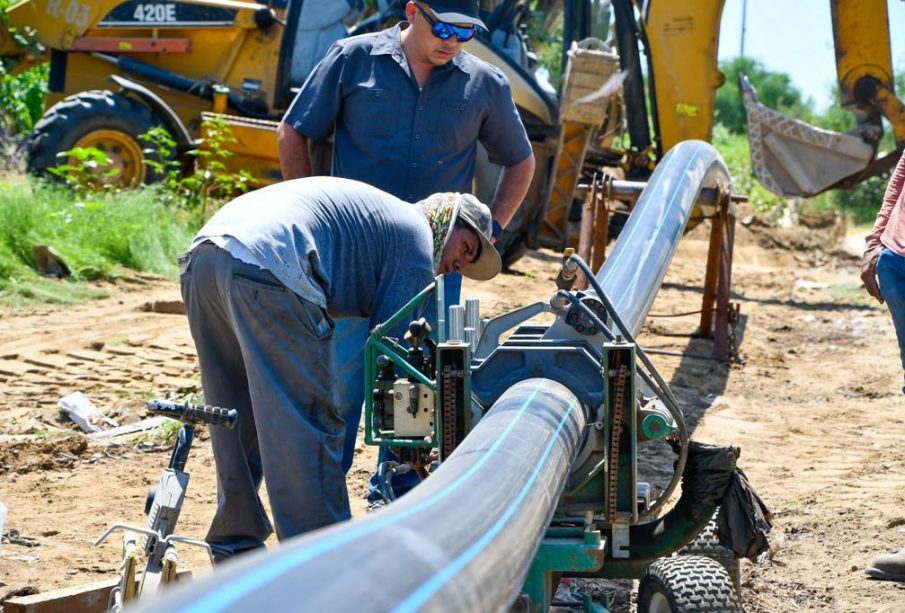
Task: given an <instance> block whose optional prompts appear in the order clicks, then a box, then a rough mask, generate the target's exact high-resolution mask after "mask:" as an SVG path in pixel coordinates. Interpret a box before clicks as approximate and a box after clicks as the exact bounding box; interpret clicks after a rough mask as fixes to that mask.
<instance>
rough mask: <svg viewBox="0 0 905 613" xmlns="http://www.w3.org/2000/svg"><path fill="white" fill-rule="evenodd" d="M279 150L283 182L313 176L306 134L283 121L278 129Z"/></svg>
mask: <svg viewBox="0 0 905 613" xmlns="http://www.w3.org/2000/svg"><path fill="white" fill-rule="evenodd" d="M277 148H278V149H279V152H280V170H281V171H282V172H283V180H289V179H301V178H303V177H310V176H311V154H310V153H309V151H308V139H307V138H306V137H305V135H304V134H302V133H301V132H299V131H298V130H296V129H295V128H293V127H292V126H290V125H289V124H288V123H286V122H285V121H281V122H280V125H279V126H278V127H277Z"/></svg>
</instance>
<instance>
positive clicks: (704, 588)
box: [638, 556, 742, 613]
mask: <svg viewBox="0 0 905 613" xmlns="http://www.w3.org/2000/svg"><path fill="white" fill-rule="evenodd" d="M667 606H668V609H667ZM664 610H669V611H671V612H672V613H680V612H681V613H684V612H695V613H697V612H726V613H728V612H732V613H735V612H739V611H742V607H741V605H740V604H739V600H738V595H737V594H736V592H735V589H734V587H733V585H732V580H731V579H730V578H729V575H728V574H727V573H726V569H725V568H723V567H722V566H721V565H720V564H719V563H718V562H716V561H714V560H711V559H710V558H705V557H702V556H678V557H671V558H661V559H659V560H657V561H656V562H654V563H653V564H651V565H650V566H649V567H648V568H647V570H646V571H645V572H644V575H643V576H642V577H641V583H640V585H639V587H638V611H639V612H640V613H647V612H649V611H664Z"/></svg>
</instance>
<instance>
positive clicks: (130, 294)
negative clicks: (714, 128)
mask: <svg viewBox="0 0 905 613" xmlns="http://www.w3.org/2000/svg"><path fill="white" fill-rule="evenodd" d="M705 230H706V229H704V228H701V229H700V230H696V231H695V232H693V233H691V234H690V235H689V236H687V237H686V238H685V239H684V240H683V241H682V243H681V245H680V249H679V253H678V255H677V256H676V258H675V260H674V261H673V264H672V266H671V268H670V270H669V273H668V275H667V278H666V283H665V285H664V287H663V289H662V290H661V292H660V294H659V295H658V298H657V300H656V302H655V304H654V307H653V309H652V314H654V315H663V314H669V313H679V312H684V311H690V310H696V309H698V308H700V300H701V285H702V282H703V270H704V262H705V256H706V249H707V242H706V231H705ZM831 234H832V232H829V231H826V230H813V229H808V228H800V227H799V228H795V229H792V230H778V229H773V228H766V227H763V226H759V225H758V224H752V225H750V226H742V225H740V226H739V227H738V234H737V244H736V251H735V266H734V278H733V290H734V295H733V301H736V302H738V303H740V304H741V313H742V321H741V325H740V326H739V329H738V330H737V334H738V337H739V345H740V353H741V357H742V358H743V360H744V363H740V364H734V365H731V366H727V365H724V364H719V363H716V362H713V361H711V360H707V359H701V358H700V357H699V356H701V355H707V354H709V353H710V351H711V343H710V342H709V341H706V340H691V339H689V338H686V337H682V336H677V335H676V334H681V333H690V332H692V331H693V330H694V329H695V328H696V326H697V321H698V320H697V316H694V315H693V316H686V317H677V318H661V317H652V318H650V319H649V320H648V323H647V325H646V326H645V328H644V331H643V332H642V334H641V336H640V338H639V340H640V342H641V343H642V344H643V345H645V346H646V347H648V348H652V349H655V350H667V351H673V352H685V355H684V357H676V356H672V355H663V354H657V355H653V359H654V361H655V363H656V364H657V365H658V367H659V368H660V370H661V371H662V373H663V374H664V376H665V378H666V380H667V381H669V382H670V385H671V386H672V388H673V390H674V391H675V393H676V395H677V396H678V398H679V399H680V402H681V404H682V405H683V409H684V410H685V412H686V414H687V420H688V422H689V425H690V428H691V430H692V432H693V437H694V438H696V439H699V440H704V441H711V442H717V443H723V444H732V445H737V446H739V447H741V449H742V456H741V459H740V465H741V466H742V467H743V468H744V470H745V471H746V473H747V475H748V477H749V479H750V481H751V483H752V484H753V485H754V487H755V488H756V489H757V490H758V492H759V493H760V494H761V495H762V496H763V498H764V499H765V501H766V502H767V504H768V505H769V506H770V507H771V509H772V510H773V513H774V517H775V528H774V542H776V543H778V544H779V545H780V548H779V550H778V551H777V552H776V554H775V555H774V556H773V558H772V559H770V560H766V561H764V562H762V563H761V564H757V565H755V564H752V563H749V562H747V561H746V562H744V563H743V567H742V573H743V588H744V599H745V605H746V609H747V610H749V611H769V612H775V611H800V610H830V611H902V610H905V585H900V584H896V583H888V582H878V581H872V580H869V579H867V578H866V577H865V575H864V574H863V571H862V569H863V567H864V565H865V563H866V562H867V561H868V559H870V558H871V557H872V556H873V555H874V554H876V553H880V552H886V551H894V550H896V549H898V548H900V547H903V546H905V451H903V449H905V446H903V443H905V432H903V428H902V425H903V420H905V415H903V402H902V396H901V393H900V392H899V389H900V387H901V385H902V372H901V365H900V363H899V357H898V353H897V347H896V343H895V337H894V332H893V329H892V325H891V323H890V321H889V317H888V315H887V314H886V312H885V311H884V310H883V309H881V308H880V307H878V306H876V305H872V304H870V303H869V302H868V301H867V300H866V299H865V295H864V294H863V293H862V291H861V290H860V289H859V288H860V282H859V280H858V269H857V259H856V258H853V257H852V256H850V255H846V253H845V252H844V251H843V250H841V249H839V248H837V247H828V246H830V245H833V242H832V239H831ZM857 240H858V237H851V236H849V237H848V241H851V242H854V243H855V246H854V249H857V248H858V246H859V245H857ZM557 262H558V257H557V256H556V255H555V254H553V253H551V252H546V251H544V252H531V253H529V255H528V256H527V257H526V258H524V259H523V260H521V261H520V262H518V263H517V264H516V266H515V273H514V274H507V275H505V276H503V277H502V278H501V279H500V280H499V281H498V282H495V283H494V284H493V285H492V287H491V286H485V287H480V286H479V285H477V284H466V292H465V293H466V295H471V296H477V297H480V298H481V299H482V310H483V313H484V314H485V315H494V314H498V313H501V312H505V311H507V310H509V309H511V308H514V307H518V306H522V305H524V304H526V303H529V302H534V301H537V300H544V299H547V298H549V296H550V294H551V292H552V291H553V287H554V286H553V283H552V280H553V277H554V275H555V272H556V266H557ZM106 290H107V291H108V292H109V294H110V297H109V298H107V299H104V300H100V301H96V302H91V303H87V304H82V305H81V306H77V307H66V308H54V307H42V308H34V309H29V310H26V311H15V312H13V311H9V310H6V311H0V500H2V501H3V502H5V503H6V505H7V506H8V507H9V517H8V519H7V523H6V528H5V529H6V531H7V534H6V537H5V539H4V542H3V544H2V545H0V597H2V596H3V595H4V594H6V593H8V592H10V591H13V590H20V589H22V588H25V587H28V586H31V587H34V588H37V589H38V590H40V591H47V590H50V589H54V588H60V587H68V586H76V585H80V584H84V583H90V582H93V581H98V580H100V579H105V578H109V577H112V576H113V575H114V573H115V571H116V568H117V565H118V560H119V548H120V544H119V539H118V538H117V537H113V538H112V539H111V540H110V541H108V542H107V543H105V544H104V545H102V546H100V547H93V546H92V542H93V541H94V540H95V539H96V538H97V537H98V536H99V535H100V534H101V533H102V532H103V531H104V529H105V528H106V527H107V526H108V525H109V524H111V523H114V522H132V523H141V522H142V521H143V515H142V510H143V506H144V500H145V495H146V492H147V489H148V487H149V486H150V485H152V484H153V483H154V482H156V480H157V479H158V476H159V474H160V471H161V469H162V468H163V467H164V465H165V464H166V462H167V458H168V449H167V447H166V446H163V445H160V444H158V443H156V442H155V441H154V439H153V437H149V436H147V435H146V436H141V437H138V438H137V439H136V438H134V437H131V436H130V437H120V438H116V439H113V440H112V441H108V442H105V443H102V442H86V440H85V438H84V437H83V436H82V435H80V434H77V433H76V429H75V427H74V425H73V424H72V422H70V421H68V420H67V419H65V418H63V417H61V414H60V411H59V409H58V406H57V403H58V401H59V399H60V398H61V397H63V396H65V395H67V394H69V393H71V392H74V391H82V392H84V393H85V394H86V395H87V396H88V397H89V398H90V399H91V400H92V401H93V402H94V403H95V404H96V405H97V406H98V407H99V408H100V409H102V410H103V411H104V412H105V413H106V414H107V415H108V416H111V417H113V418H115V419H117V420H119V421H120V422H123V423H126V422H134V421H137V420H138V419H140V418H141V417H144V416H145V415H144V411H143V406H144V402H145V401H146V400H147V399H149V398H151V397H159V396H163V395H165V394H171V393H172V394H184V393H186V392H188V391H191V390H196V389H197V386H198V378H197V376H198V373H197V369H196V364H195V358H194V353H193V346H192V342H191V338H190V337H189V333H188V329H187V325H186V321H185V318H184V317H183V316H182V315H180V314H168V313H161V312H155V311H154V310H153V309H152V310H143V308H144V309H147V306H146V305H149V304H151V303H155V302H156V303H157V305H158V307H161V306H162V307H163V308H158V309H157V310H158V311H159V310H167V309H166V307H167V306H168V301H177V300H178V297H179V296H178V288H177V286H176V284H175V283H172V282H169V281H163V280H160V279H154V278H149V277H144V276H136V277H132V278H130V279H129V281H128V282H120V283H118V284H116V285H112V284H111V285H109V286H107V287H106ZM199 438H200V440H198V442H197V443H196V445H195V447H194V449H193V452H192V456H191V457H190V459H189V463H188V471H189V472H190V473H191V475H192V481H191V485H190V486H189V491H188V497H187V501H186V504H185V507H184V510H183V513H182V517H181V520H180V523H179V529H178V532H179V533H181V534H184V535H186V536H189V537H194V538H202V537H203V535H204V532H205V528H206V525H207V523H208V521H209V520H210V518H211V515H212V513H213V509H214V506H213V505H214V500H215V483H214V478H213V470H212V468H213V460H212V456H211V451H210V444H209V441H208V440H207V437H206V436H205V435H204V434H202V435H201V436H200V437H199ZM375 457H376V453H375V452H374V450H373V449H371V448H362V449H361V450H360V451H359V453H358V455H357V458H356V464H355V466H354V467H353V470H352V472H351V474H350V477H349V482H350V492H351V495H352V497H353V508H354V512H355V514H356V515H360V514H362V513H364V502H363V493H364V490H365V487H364V484H365V481H366V478H367V476H368V474H369V472H370V469H371V467H372V466H373V465H374V459H375ZM669 466H670V464H668V460H663V461H661V465H659V466H647V467H644V470H645V472H649V473H652V474H655V475H656V474H666V473H668V471H669ZM182 556H183V562H184V567H188V568H191V569H193V570H194V571H195V572H196V573H198V574H202V573H204V572H207V570H206V569H207V568H208V565H207V562H206V561H205V557H204V555H203V554H202V553H201V552H200V551H199V550H192V549H188V548H185V547H183V548H182ZM617 587H618V586H617ZM629 588H630V585H629V586H628V588H627V587H626V586H625V585H623V586H622V587H621V588H620V589H619V591H618V597H617V601H616V606H617V609H620V610H627V609H628V608H629V607H630V604H629V600H630V598H629V597H628V596H627V593H628V589H629Z"/></svg>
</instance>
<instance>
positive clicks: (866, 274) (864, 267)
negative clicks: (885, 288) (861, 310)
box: [861, 249, 883, 304]
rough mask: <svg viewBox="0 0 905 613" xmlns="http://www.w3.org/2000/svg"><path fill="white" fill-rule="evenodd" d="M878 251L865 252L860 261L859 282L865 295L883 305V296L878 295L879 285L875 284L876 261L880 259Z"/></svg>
mask: <svg viewBox="0 0 905 613" xmlns="http://www.w3.org/2000/svg"><path fill="white" fill-rule="evenodd" d="M880 251H881V250H880V249H874V250H872V251H866V252H865V253H864V257H863V258H862V260H861V280H862V281H863V282H864V289H866V290H867V293H868V294H870V295H871V296H873V297H874V298H876V300H877V302H879V303H880V304H883V296H882V295H881V294H880V285H879V284H878V283H877V260H879V259H880Z"/></svg>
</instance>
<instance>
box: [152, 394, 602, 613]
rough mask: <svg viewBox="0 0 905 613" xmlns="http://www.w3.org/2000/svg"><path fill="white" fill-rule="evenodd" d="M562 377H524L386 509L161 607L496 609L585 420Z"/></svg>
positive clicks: (176, 595)
mask: <svg viewBox="0 0 905 613" xmlns="http://www.w3.org/2000/svg"><path fill="white" fill-rule="evenodd" d="M585 424H586V422H585V415H584V411H583V410H582V407H581V405H580V403H579V402H578V400H577V399H576V397H575V395H574V394H572V392H570V391H569V390H568V389H567V388H566V387H564V386H563V385H561V384H559V383H556V382H554V381H550V380H547V379H528V380H525V381H522V382H520V383H518V384H516V385H514V386H513V387H511V388H510V389H509V390H507V391H506V393H505V394H503V396H502V397H500V399H499V400H498V401H497V402H496V403H495V404H494V406H493V408H492V409H491V410H490V411H489V412H488V414H487V415H486V416H485V417H484V418H483V419H482V420H481V421H480V422H479V423H478V425H477V426H476V428H475V429H474V430H473V431H472V432H471V433H470V434H469V435H468V436H467V437H466V438H465V440H464V441H463V442H462V443H461V444H460V445H459V447H458V448H457V449H456V450H455V452H453V453H452V454H451V455H450V457H449V458H448V459H447V460H446V461H445V462H443V464H442V465H441V466H440V467H439V468H438V469H437V470H436V471H435V472H434V473H433V474H432V475H431V477H430V478H429V479H427V480H426V481H425V482H424V483H422V484H421V485H419V486H418V487H417V488H415V489H414V490H412V491H411V492H410V493H408V494H406V496H405V497H403V498H400V499H399V500H398V501H396V502H394V503H392V504H391V505H389V506H388V507H387V508H385V509H383V510H381V511H378V512H376V513H373V514H370V515H368V516H366V517H365V518H362V519H359V520H355V521H350V522H344V523H343V524H340V525H337V526H333V527H331V528H327V529H324V530H319V531H317V532H315V533H312V534H310V535H306V536H303V537H299V538H296V539H291V540H289V541H287V542H285V543H282V544H281V545H280V546H279V547H278V548H275V549H273V550H270V551H263V552H261V553H257V554H247V555H246V556H243V557H240V558H238V559H236V560H235V561H234V562H232V563H229V564H226V565H224V566H223V567H222V568H218V569H217V572H215V573H213V574H212V575H210V576H209V577H207V578H206V579H203V580H200V581H198V582H197V583H193V584H190V585H188V586H185V587H175V588H173V590H172V591H170V592H169V593H168V594H165V595H164V596H163V597H162V598H161V599H159V600H152V601H149V602H147V603H142V604H143V606H142V607H141V608H144V609H147V610H155V611H177V610H178V611H199V612H200V611H204V612H207V611H220V610H227V609H230V610H231V609H241V610H247V611H280V610H286V609H304V610H310V611H360V610H366V611H400V612H402V611H492V610H500V609H503V608H505V607H506V606H507V605H508V604H510V603H511V601H512V600H514V598H515V597H516V596H517V595H518V593H519V592H520V590H521V588H522V584H523V583H524V581H525V577H526V575H527V572H528V568H529V566H530V563H531V560H532V558H533V556H534V554H535V552H536V550H537V547H538V546H539V544H540V540H541V538H542V537H543V535H544V533H545V530H546V528H547V525H548V524H549V522H550V519H551V518H552V516H553V512H554V510H555V508H556V504H557V502H558V500H559V495H560V492H561V491H562V488H563V486H564V484H565V480H566V476H567V475H568V472H569V466H570V465H571V463H572V460H573V458H574V456H575V454H576V451H577V448H578V445H579V444H580V439H581V436H582V432H583V431H584V430H585Z"/></svg>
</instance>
